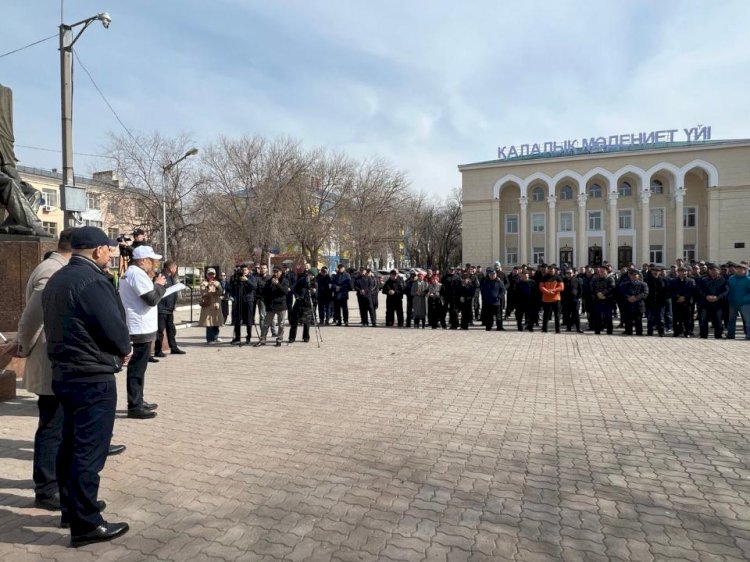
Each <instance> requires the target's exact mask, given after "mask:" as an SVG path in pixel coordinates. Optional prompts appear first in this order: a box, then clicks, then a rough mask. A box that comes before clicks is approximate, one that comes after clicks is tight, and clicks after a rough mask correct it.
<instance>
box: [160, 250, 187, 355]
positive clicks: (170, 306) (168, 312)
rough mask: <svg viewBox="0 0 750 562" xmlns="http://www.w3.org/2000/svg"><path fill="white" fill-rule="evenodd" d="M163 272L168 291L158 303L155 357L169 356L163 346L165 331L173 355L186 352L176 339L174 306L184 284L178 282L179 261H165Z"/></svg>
mask: <svg viewBox="0 0 750 562" xmlns="http://www.w3.org/2000/svg"><path fill="white" fill-rule="evenodd" d="M162 274H163V275H164V277H165V278H166V280H167V282H166V284H165V285H164V286H165V287H166V288H167V291H166V292H165V293H164V296H163V297H162V299H161V300H160V301H159V304H158V305H157V310H158V313H159V322H158V327H157V332H156V344H155V345H154V357H166V356H167V355H166V353H164V348H163V342H164V332H166V336H167V343H168V344H169V349H170V351H171V353H172V355H183V354H184V353H185V352H184V351H183V350H181V349H180V348H179V347H177V341H176V340H175V335H176V334H177V330H176V329H175V327H174V308H175V306H176V305H177V295H178V293H179V290H180V286H183V285H182V284H181V283H178V282H177V263H176V262H174V261H167V262H164V269H163V270H162Z"/></svg>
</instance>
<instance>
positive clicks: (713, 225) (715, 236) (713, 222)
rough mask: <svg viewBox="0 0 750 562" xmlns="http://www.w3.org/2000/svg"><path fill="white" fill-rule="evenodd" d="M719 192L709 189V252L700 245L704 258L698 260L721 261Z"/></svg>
mask: <svg viewBox="0 0 750 562" xmlns="http://www.w3.org/2000/svg"><path fill="white" fill-rule="evenodd" d="M719 203H720V201H719V191H718V190H717V189H716V188H715V187H709V188H708V233H707V234H708V241H707V250H708V251H706V250H704V249H703V248H701V246H700V245H699V246H698V247H699V249H700V250H701V253H702V254H703V256H698V259H705V260H707V261H719V259H720V256H719V220H720V217H719Z"/></svg>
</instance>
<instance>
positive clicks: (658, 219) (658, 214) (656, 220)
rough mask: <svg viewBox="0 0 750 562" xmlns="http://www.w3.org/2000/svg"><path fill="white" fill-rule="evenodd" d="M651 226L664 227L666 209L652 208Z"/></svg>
mask: <svg viewBox="0 0 750 562" xmlns="http://www.w3.org/2000/svg"><path fill="white" fill-rule="evenodd" d="M649 226H650V227H651V228H664V209H651V222H650V225H649ZM651 261H654V260H651Z"/></svg>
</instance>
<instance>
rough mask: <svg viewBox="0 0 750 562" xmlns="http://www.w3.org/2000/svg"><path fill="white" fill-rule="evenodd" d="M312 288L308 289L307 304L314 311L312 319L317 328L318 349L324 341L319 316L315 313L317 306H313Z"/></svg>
mask: <svg viewBox="0 0 750 562" xmlns="http://www.w3.org/2000/svg"><path fill="white" fill-rule="evenodd" d="M311 291H312V288H311V287H310V288H308V290H307V302H308V304H309V305H310V308H311V309H312V317H313V327H314V328H315V330H314V331H315V341H316V342H317V344H318V347H320V344H321V342H322V341H323V336H322V335H321V333H320V324H319V323H318V315H317V314H316V312H315V306H314V305H313V300H312V292H311Z"/></svg>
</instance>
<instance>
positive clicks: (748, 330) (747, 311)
mask: <svg viewBox="0 0 750 562" xmlns="http://www.w3.org/2000/svg"><path fill="white" fill-rule="evenodd" d="M737 313H739V314H740V316H741V317H742V324H743V326H744V329H745V339H746V340H750V324H748V322H750V304H743V305H741V306H733V305H731V304H730V305H729V323H728V324H727V337H728V338H729V339H733V338H734V335H735V332H736V329H737Z"/></svg>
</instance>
